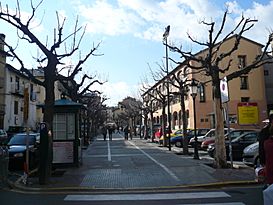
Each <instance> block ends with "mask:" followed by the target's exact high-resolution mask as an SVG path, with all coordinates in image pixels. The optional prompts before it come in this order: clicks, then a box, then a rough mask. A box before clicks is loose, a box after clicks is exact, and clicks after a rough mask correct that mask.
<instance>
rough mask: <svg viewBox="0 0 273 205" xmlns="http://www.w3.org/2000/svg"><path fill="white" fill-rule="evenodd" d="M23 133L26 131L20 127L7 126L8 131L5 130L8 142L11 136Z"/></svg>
mask: <svg viewBox="0 0 273 205" xmlns="http://www.w3.org/2000/svg"><path fill="white" fill-rule="evenodd" d="M25 131H26V128H25V127H22V126H9V129H8V130H7V134H8V141H9V140H10V139H11V138H12V136H13V135H15V134H17V133H23V132H25Z"/></svg>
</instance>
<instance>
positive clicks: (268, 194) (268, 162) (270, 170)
mask: <svg viewBox="0 0 273 205" xmlns="http://www.w3.org/2000/svg"><path fill="white" fill-rule="evenodd" d="M272 124H273V123H271V126H270V127H269V129H268V134H269V137H268V138H267V139H266V140H264V143H263V145H264V157H265V184H266V185H265V187H264V188H265V190H264V191H263V198H264V205H272V204H273V125H272Z"/></svg>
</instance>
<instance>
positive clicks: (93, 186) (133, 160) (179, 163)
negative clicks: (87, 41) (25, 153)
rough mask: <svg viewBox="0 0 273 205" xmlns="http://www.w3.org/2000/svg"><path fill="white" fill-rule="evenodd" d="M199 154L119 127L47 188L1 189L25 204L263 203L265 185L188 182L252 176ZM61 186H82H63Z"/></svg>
mask: <svg viewBox="0 0 273 205" xmlns="http://www.w3.org/2000/svg"><path fill="white" fill-rule="evenodd" d="M177 151H179V149H178V150H177ZM200 156H201V160H193V159H192V155H190V156H182V155H178V154H175V152H173V151H171V152H170V151H169V150H168V149H167V148H166V147H160V146H158V144H155V143H151V142H147V141H146V140H143V139H139V137H134V138H133V140H124V138H123V135H122V134H118V133H115V134H113V140H112V141H111V140H108V139H107V140H106V141H104V140H103V138H102V136H99V137H98V138H97V139H96V140H95V141H94V142H93V143H92V144H91V145H89V147H88V148H87V149H86V150H84V152H83V165H82V166H81V167H79V168H71V169H64V174H63V175H60V176H57V177H56V176H55V177H52V182H53V184H49V185H48V188H49V189H48V190H47V191H40V192H39V191H35V190H34V191H33V190H31V189H30V190H29V191H27V190H16V189H14V190H8V189H5V190H2V191H1V193H0V199H1V200H0V202H1V205H2V204H3V205H6V204H7V205H13V204H18V201H20V204H22V205H29V204H39V205H43V204H58V205H61V204H77V205H78V204H111V205H113V204H119V205H120V204H124V205H125V204H129V203H130V204H132V205H134V204H157V205H158V204H177V205H178V204H210V205H217V204H228V205H229V204H235V205H243V204H253V205H254V204H255V205H259V204H263V203H262V187H261V185H255V184H253V185H250V184H249V185H247V186H246V185H241V186H232V185H229V186H227V185H220V186H217V187H218V188H215V187H213V186H210V187H209V188H206V189H205V188H201V187H199V188H193V187H188V186H190V185H193V186H194V185H198V184H201V185H203V184H207V185H210V184H213V183H217V182H218V180H220V181H221V180H223V179H225V180H227V181H230V180H236V181H239V180H243V179H244V178H245V179H251V178H252V177H253V176H252V175H253V174H254V173H253V172H252V171H253V170H252V169H251V168H244V169H238V170H235V169H232V170H231V169H226V170H218V171H215V170H214V169H213V168H211V167H209V166H207V165H206V163H207V162H208V161H209V158H207V156H206V153H205V152H201V153H200ZM202 160H204V162H205V163H204V162H203V161H202ZM222 172H223V173H222ZM221 173H222V174H221ZM30 182H31V183H30V185H29V186H30V187H34V188H35V187H36V188H37V187H39V186H38V185H37V184H35V180H33V179H30ZM63 187H72V188H73V187H74V188H75V189H74V188H73V189H74V190H76V189H78V190H77V191H69V190H62V189H61V188H63ZM42 188H43V187H42ZM59 188H60V189H59Z"/></svg>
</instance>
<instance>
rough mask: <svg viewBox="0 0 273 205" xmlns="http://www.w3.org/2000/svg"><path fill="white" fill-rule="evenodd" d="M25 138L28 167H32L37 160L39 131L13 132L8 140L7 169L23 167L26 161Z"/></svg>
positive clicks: (21, 168) (20, 168)
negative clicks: (27, 132)
mask: <svg viewBox="0 0 273 205" xmlns="http://www.w3.org/2000/svg"><path fill="white" fill-rule="evenodd" d="M27 139H28V144H29V167H30V168H34V167H35V166H36V165H37V164H38V161H39V148H38V146H39V141H40V133H29V135H28V138H27V134H26V133H18V134H15V135H14V136H13V137H12V138H11V139H10V141H9V142H8V144H7V145H8V151H9V169H18V170H23V169H24V162H25V161H26V150H27V146H26V145H27Z"/></svg>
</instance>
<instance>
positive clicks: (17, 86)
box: [15, 76, 20, 90]
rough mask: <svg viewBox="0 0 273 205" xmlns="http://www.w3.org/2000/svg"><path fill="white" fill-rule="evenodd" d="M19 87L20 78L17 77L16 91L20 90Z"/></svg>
mask: <svg viewBox="0 0 273 205" xmlns="http://www.w3.org/2000/svg"><path fill="white" fill-rule="evenodd" d="M19 85H20V81H19V77H18V76H16V77H15V89H16V90H19Z"/></svg>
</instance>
